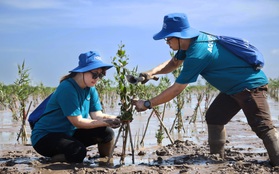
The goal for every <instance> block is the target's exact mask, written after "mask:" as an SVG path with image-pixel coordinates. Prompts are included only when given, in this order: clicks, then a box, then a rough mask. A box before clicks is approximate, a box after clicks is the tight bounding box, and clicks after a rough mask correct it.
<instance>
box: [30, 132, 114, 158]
mask: <svg viewBox="0 0 279 174" xmlns="http://www.w3.org/2000/svg"><path fill="white" fill-rule="evenodd" d="M113 138H114V131H113V130H112V129H111V128H110V127H100V128H95V129H77V130H76V131H75V133H74V135H73V136H68V135H66V134H64V133H58V132H57V133H49V134H47V135H46V136H44V137H43V138H42V139H40V140H39V141H38V142H37V143H36V144H35V146H34V149H35V150H36V151H37V152H38V153H39V154H41V155H43V156H46V157H52V156H54V155H57V154H64V155H65V158H66V160H67V161H68V162H76V163H80V162H82V161H83V159H84V158H85V156H86V147H88V146H91V145H95V144H99V143H107V142H109V141H111V140H112V139H113Z"/></svg>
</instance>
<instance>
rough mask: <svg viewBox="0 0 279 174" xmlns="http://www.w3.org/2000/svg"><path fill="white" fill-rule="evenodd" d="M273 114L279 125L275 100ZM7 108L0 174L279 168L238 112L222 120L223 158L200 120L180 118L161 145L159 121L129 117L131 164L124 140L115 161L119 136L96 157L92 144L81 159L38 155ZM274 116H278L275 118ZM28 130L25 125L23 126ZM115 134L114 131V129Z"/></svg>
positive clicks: (223, 173) (260, 173)
mask: <svg viewBox="0 0 279 174" xmlns="http://www.w3.org/2000/svg"><path fill="white" fill-rule="evenodd" d="M273 111H274V113H275V117H274V124H275V126H276V127H277V129H278V127H279V121H278V116H279V114H278V103H272V104H271V112H273ZM6 114H7V113H3V112H1V113H0V119H1V122H2V123H1V126H0V132H1V134H0V140H1V143H0V150H1V151H0V174H6V173H11V174H29V173H30V174H38V173H41V174H56V173H70V174H87V173H92V174H94V173H131V174H159V173H160V174H165V173H170V174H171V173H187V174H188V173H189V174H192V173H193V174H194V173H195V174H199V173H201V174H203V173H206V174H208V173H214V174H215V173H217V174H218V173H220V174H237V173H241V174H243V173H253V174H265V173H267V174H270V173H279V167H272V166H271V165H270V164H269V160H268V155H267V152H266V150H265V148H264V146H263V143H262V141H261V140H260V139H259V138H257V136H256V135H255V134H254V133H253V132H252V131H251V129H250V127H249V126H248V125H247V123H246V121H245V117H244V116H243V114H242V113H239V114H238V115H237V116H235V117H234V118H233V119H232V120H231V122H229V123H228V124H227V125H226V129H227V141H226V146H225V159H221V158H220V157H219V156H218V155H213V154H209V147H208V144H207V130H206V129H207V128H206V125H205V123H204V121H202V120H198V121H197V123H195V124H189V123H187V121H186V120H185V124H184V127H185V132H182V133H177V132H176V131H174V132H173V133H171V136H172V138H173V139H174V143H173V144H171V142H170V140H169V139H168V138H167V136H166V134H164V136H165V138H164V140H163V143H162V145H157V143H156V138H155V133H156V131H157V130H158V125H159V122H158V120H157V119H156V118H155V117H152V118H151V121H150V123H149V125H146V122H147V121H146V120H147V118H148V116H149V113H148V112H146V113H142V114H140V115H137V116H136V117H134V118H135V119H134V120H133V122H132V123H131V128H132V132H133V139H134V140H133V142H134V147H135V155H134V157H135V163H134V164H133V163H132V153H131V147H130V146H129V144H127V150H126V156H125V158H124V163H120V159H121V152H122V147H123V146H122V145H123V144H122V139H121V138H120V139H119V140H118V142H117V144H116V148H115V150H114V153H113V158H112V159H111V160H110V162H108V159H106V158H98V152H97V148H96V146H90V147H88V153H87V157H86V158H85V160H84V162H83V163H81V164H69V163H65V162H52V161H51V159H50V158H46V157H43V156H40V155H39V154H38V153H36V152H35V150H34V149H33V148H32V146H31V145H30V142H29V143H27V144H26V145H23V144H22V143H20V142H17V141H15V139H16V135H17V134H16V132H18V130H19V128H20V125H17V124H16V123H13V122H11V121H7V120H6V121H5V119H7V115H6ZM276 117H277V118H276ZM173 119H174V118H173V113H171V112H170V113H168V114H167V116H166V118H165V120H164V123H165V124H166V127H168V128H169V127H171V125H172V123H173ZM146 126H148V128H147V130H148V131H147V134H146V137H145V138H144V141H143V142H144V145H141V144H139V142H140V140H141V138H142V134H143V130H144V129H145V127H146ZM28 133H29V135H30V130H28ZM115 134H116V135H117V134H118V130H117V129H116V130H115Z"/></svg>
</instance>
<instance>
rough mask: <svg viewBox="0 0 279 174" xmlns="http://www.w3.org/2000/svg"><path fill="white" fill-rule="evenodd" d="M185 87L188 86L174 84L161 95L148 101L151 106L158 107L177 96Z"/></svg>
mask: <svg viewBox="0 0 279 174" xmlns="http://www.w3.org/2000/svg"><path fill="white" fill-rule="evenodd" d="M187 85H188V84H179V83H174V84H173V85H172V86H170V87H169V88H167V89H166V90H164V91H163V92H162V93H161V94H159V95H157V96H156V97H154V98H152V99H150V102H151V106H152V107H153V106H158V105H160V104H163V103H166V102H168V101H170V100H172V99H173V98H175V97H176V96H177V95H179V94H180V93H181V92H182V91H183V90H184V89H185V88H186V87H187Z"/></svg>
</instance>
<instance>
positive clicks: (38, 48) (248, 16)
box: [0, 0, 279, 87]
mask: <svg viewBox="0 0 279 174" xmlns="http://www.w3.org/2000/svg"><path fill="white" fill-rule="evenodd" d="M176 12H179V13H185V14H187V16H188V20H189V22H190V25H191V26H192V27H193V28H196V29H198V30H200V31H205V32H208V33H212V34H216V35H227V36H235V37H240V38H244V39H247V40H248V41H250V42H251V43H252V44H253V45H254V46H256V47H257V48H258V49H259V50H260V51H261V52H262V53H263V55H264V57H265V67H264V68H263V71H265V73H266V75H267V77H268V78H279V70H278V65H279V58H278V57H279V1H278V0H233V1H232V0H231V1H228V0H214V1H208V0H194V1H193V0H1V1H0V82H1V83H4V84H13V83H14V82H15V81H16V79H17V78H18V74H17V70H18V67H17V66H18V65H21V64H22V63H23V61H25V66H26V69H30V70H29V77H30V79H31V84H32V85H38V84H40V83H43V85H44V86H51V87H55V86H57V85H58V84H59V80H60V78H61V77H62V76H64V75H66V74H68V71H70V70H72V69H74V68H75V67H77V66H78V56H79V54H81V53H85V52H87V51H97V52H99V53H100V55H101V57H102V59H103V60H104V61H105V62H106V63H111V61H112V58H113V57H114V56H115V55H116V52H117V49H118V47H119V45H120V44H121V43H122V44H124V45H125V47H124V49H125V50H126V53H127V55H128V57H129V61H128V62H129V64H128V68H129V69H132V68H134V67H136V66H138V72H142V71H146V70H149V69H151V68H153V67H155V66H157V65H159V64H161V63H162V62H164V61H166V60H168V59H169V58H170V51H171V49H170V48H169V46H168V45H167V44H166V43H165V41H164V40H159V41H155V40H153V38H152V37H153V35H154V34H156V33H157V32H159V31H160V30H161V28H162V25H163V17H164V16H165V15H166V14H169V13H176ZM115 73H116V72H115V69H113V68H112V69H110V70H108V72H107V78H108V79H112V80H114V79H113V76H114V74H115Z"/></svg>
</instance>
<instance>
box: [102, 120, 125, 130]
mask: <svg viewBox="0 0 279 174" xmlns="http://www.w3.org/2000/svg"><path fill="white" fill-rule="evenodd" d="M103 121H104V122H106V123H107V124H109V127H111V128H113V129H116V128H118V127H119V126H120V123H121V121H120V119H119V118H107V119H104V120H103Z"/></svg>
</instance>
